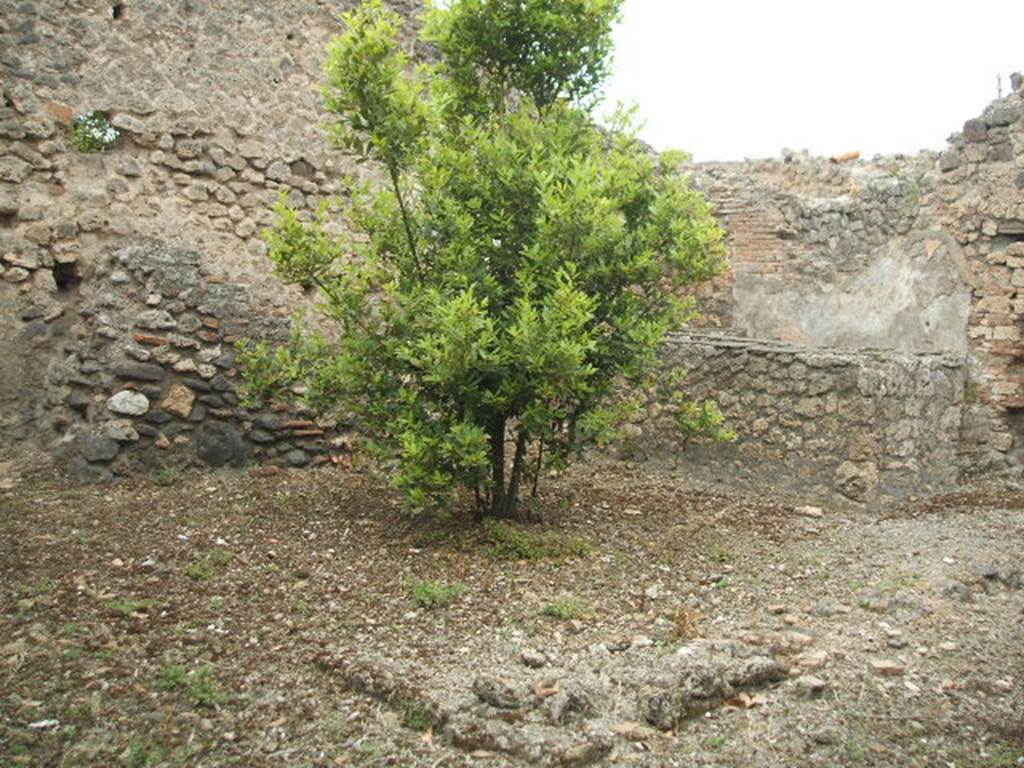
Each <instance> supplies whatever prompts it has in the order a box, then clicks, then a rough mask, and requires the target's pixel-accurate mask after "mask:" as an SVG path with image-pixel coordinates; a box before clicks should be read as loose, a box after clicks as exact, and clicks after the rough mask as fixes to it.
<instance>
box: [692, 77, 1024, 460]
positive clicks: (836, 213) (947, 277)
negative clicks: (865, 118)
mask: <svg viewBox="0 0 1024 768" xmlns="http://www.w3.org/2000/svg"><path fill="white" fill-rule="evenodd" d="M691 171H692V174H693V177H694V180H695V182H696V184H697V185H698V186H699V187H701V188H702V189H704V190H705V191H706V192H707V194H708V195H709V196H710V197H711V199H712V200H713V201H714V202H715V203H716V206H717V209H718V212H719V214H720V216H721V218H722V221H723V223H724V225H725V226H726V228H727V230H728V232H729V244H730V259H731V263H732V269H731V270H730V271H729V273H728V274H726V275H725V276H723V277H722V278H720V279H718V280H716V281H715V282H714V283H713V284H711V285H709V286H706V287H705V288H703V289H702V291H701V296H702V299H703V300H704V304H705V308H706V316H705V319H704V324H705V326H706V327H708V328H709V329H718V330H720V331H721V332H724V333H727V334H731V335H736V336H742V337H747V338H751V339H771V340H779V341H785V342H789V343H795V344H803V345H807V346H811V347H828V348H833V349H834V350H836V351H842V350H864V349H877V350H894V351H902V352H908V353H916V354H930V353H947V354H953V355H957V356H961V357H962V358H963V360H964V362H965V365H966V370H967V395H966V400H965V402H964V405H963V409H964V424H965V427H964V429H963V430H962V434H961V437H962V440H963V442H962V445H961V450H960V452H959V462H958V465H959V466H960V467H961V468H963V469H964V470H967V471H980V470H985V469H990V468H994V467H1002V466H1007V465H1009V464H1016V463H1018V461H1019V458H1020V457H1019V456H1018V453H1019V448H1018V446H1019V445H1020V444H1021V441H1022V439H1024V433H1022V432H1021V431H1020V425H1021V418H1020V413H1021V409H1022V408H1024V399H1022V395H1024V375H1022V374H1024V367H1022V363H1024V351H1022V348H1021V343H1020V342H1021V328H1020V320H1021V312H1022V311H1024V302H1022V301H1021V298H1024V293H1022V294H1021V295H1020V298H1019V297H1018V290H1024V270H1022V268H1024V260H1022V255H1024V91H1022V89H1021V81H1020V78H1019V77H1017V78H1015V79H1014V91H1013V92H1012V93H1011V94H1009V95H1008V96H1006V97H1004V98H1002V99H999V100H997V101H995V102H993V103H992V104H991V105H990V106H989V107H988V108H987V109H986V110H985V112H984V114H983V115H982V116H981V117H979V118H977V119H973V120H969V121H967V123H966V124H965V125H964V128H963V131H962V132H960V133H957V134H954V135H953V136H952V137H951V138H950V142H949V148H948V150H947V151H945V152H943V153H941V154H939V153H931V152H924V153H922V154H920V155H917V156H914V157H903V156H897V157H891V158H876V159H874V160H871V161H866V160H856V161H854V162H846V163H837V162H832V161H830V160H828V159H825V158H811V157H807V156H806V155H803V154H797V153H786V154H785V156H783V157H782V158H780V159H778V160H763V161H750V162H744V163H706V164H700V165H696V166H693V167H692V169H691ZM739 426H740V428H741V429H742V428H743V427H744V426H748V424H747V423H744V424H740V425H739Z"/></svg>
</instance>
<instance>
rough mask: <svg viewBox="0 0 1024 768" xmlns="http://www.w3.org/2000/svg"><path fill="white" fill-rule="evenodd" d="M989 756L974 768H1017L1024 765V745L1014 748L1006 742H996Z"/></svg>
mask: <svg viewBox="0 0 1024 768" xmlns="http://www.w3.org/2000/svg"><path fill="white" fill-rule="evenodd" d="M987 752H988V755H987V756H986V757H984V758H981V760H980V761H979V762H978V763H976V764H975V765H974V768H1017V766H1020V765H1022V764H1024V745H1021V746H1016V747H1015V746H1013V745H1012V744H1007V743H1005V742H996V743H995V744H993V745H992V746H991V747H990V748H989V749H988V750H987Z"/></svg>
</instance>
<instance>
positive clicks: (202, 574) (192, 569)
mask: <svg viewBox="0 0 1024 768" xmlns="http://www.w3.org/2000/svg"><path fill="white" fill-rule="evenodd" d="M233 557H234V555H232V554H231V553H230V552H228V551H227V550H226V549H223V548H221V547H215V548H214V549H211V550H210V551H209V552H207V553H206V554H205V555H204V556H202V557H200V558H198V559H197V560H195V561H193V562H192V564H191V565H189V566H188V567H187V568H185V575H186V576H188V577H189V578H190V579H194V580H195V581H209V580H210V579H213V578H215V577H216V576H218V575H220V573H221V572H222V571H223V570H224V569H225V568H227V567H228V565H229V564H230V563H231V560H232V558H233Z"/></svg>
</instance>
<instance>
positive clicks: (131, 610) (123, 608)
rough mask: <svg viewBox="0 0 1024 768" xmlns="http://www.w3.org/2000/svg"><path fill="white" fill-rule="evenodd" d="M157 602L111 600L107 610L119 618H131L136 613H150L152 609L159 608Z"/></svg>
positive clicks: (151, 600)
mask: <svg viewBox="0 0 1024 768" xmlns="http://www.w3.org/2000/svg"><path fill="white" fill-rule="evenodd" d="M159 605H160V603H159V601H157V600H153V599H146V600H111V601H109V602H108V603H107V609H108V610H110V611H111V612H113V613H116V614H117V615H118V616H122V617H124V618H126V619H127V618H130V617H131V616H132V615H133V614H136V613H148V612H149V611H150V610H151V609H153V608H157V607H159Z"/></svg>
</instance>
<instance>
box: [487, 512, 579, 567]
mask: <svg viewBox="0 0 1024 768" xmlns="http://www.w3.org/2000/svg"><path fill="white" fill-rule="evenodd" d="M484 536H485V537H486V539H487V541H488V543H489V544H490V545H491V547H490V555H491V557H493V558H494V559H496V560H567V559H569V558H571V557H586V556H587V555H589V554H590V553H592V552H593V551H594V545H593V544H591V543H590V542H589V541H587V540H586V539H581V538H579V537H576V536H568V535H566V534H564V533H558V532H557V531H531V530H530V529H528V528H526V527H524V526H522V525H516V524H515V523H509V522H506V521H504V520H485V521H484Z"/></svg>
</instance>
